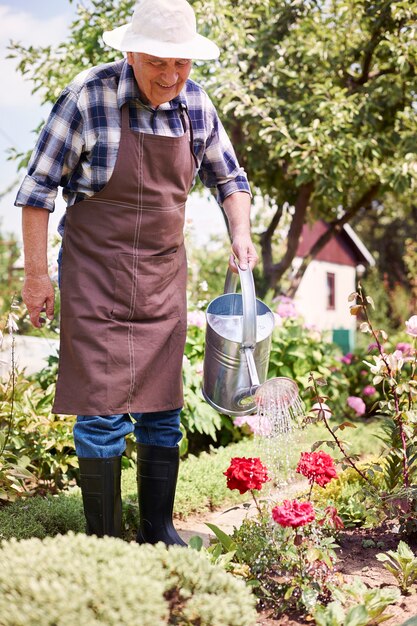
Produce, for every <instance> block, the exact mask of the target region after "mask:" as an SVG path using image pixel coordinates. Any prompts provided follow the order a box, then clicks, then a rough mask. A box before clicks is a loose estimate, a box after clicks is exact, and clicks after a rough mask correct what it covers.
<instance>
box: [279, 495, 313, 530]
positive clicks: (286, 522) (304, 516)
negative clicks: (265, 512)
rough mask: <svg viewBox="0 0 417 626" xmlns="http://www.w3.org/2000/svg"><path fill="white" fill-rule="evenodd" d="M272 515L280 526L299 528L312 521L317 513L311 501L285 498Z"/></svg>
mask: <svg viewBox="0 0 417 626" xmlns="http://www.w3.org/2000/svg"><path fill="white" fill-rule="evenodd" d="M272 517H273V519H274V521H275V522H276V523H277V524H280V526H290V527H291V528H298V527H299V526H305V525H306V524H309V523H310V522H312V521H313V520H314V519H315V517H316V515H315V513H314V509H313V505H312V504H311V502H299V501H298V500H284V502H283V503H282V505H281V506H276V507H275V508H273V509H272Z"/></svg>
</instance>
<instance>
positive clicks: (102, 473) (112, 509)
mask: <svg viewBox="0 0 417 626" xmlns="http://www.w3.org/2000/svg"><path fill="white" fill-rule="evenodd" d="M78 464H79V467H80V485H81V492H82V496H83V504H84V515H85V519H86V522H87V534H88V535H97V537H103V536H104V535H109V536H110V537H121V535H122V497H121V493H120V477H121V467H122V457H120V456H114V457H111V458H108V459H101V458H100V459H96V458H93V459H89V458H85V457H83V458H82V457H78Z"/></svg>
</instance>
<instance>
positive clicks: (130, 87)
mask: <svg viewBox="0 0 417 626" xmlns="http://www.w3.org/2000/svg"><path fill="white" fill-rule="evenodd" d="M129 100H136V101H137V102H139V103H140V105H141V106H143V107H144V108H146V109H149V110H150V111H154V110H155V109H153V108H152V107H150V106H149V105H147V104H145V103H144V102H142V100H141V99H140V91H139V87H138V84H137V82H136V80H135V75H134V73H133V69H132V66H131V65H129V63H128V62H127V60H126V59H125V61H124V64H123V67H122V71H121V74H120V80H119V85H118V87H117V106H118V107H119V109H121V108H122V106H123V105H124V104H126V102H129ZM180 103H182V104H184V105H185V104H186V99H185V94H184V89H183V90H182V91H181V92H180V93H179V94H178V96H176V97H175V98H173V99H172V100H170V102H164V104H161V105H160V106H159V107H158V111H169V110H172V109H178V107H179V105H180Z"/></svg>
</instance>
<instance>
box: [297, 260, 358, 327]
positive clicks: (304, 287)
mask: <svg viewBox="0 0 417 626" xmlns="http://www.w3.org/2000/svg"><path fill="white" fill-rule="evenodd" d="M328 273H330V274H334V278H335V292H334V295H335V300H334V309H332V310H330V309H329V308H328V281H327V274H328ZM355 279H356V268H355V267H351V266H348V265H338V264H336V263H329V262H326V261H312V262H311V263H310V264H309V266H308V268H307V270H306V272H305V274H304V276H303V278H302V281H301V283H300V286H299V288H298V290H297V293H296V296H295V303H296V306H297V310H298V311H299V312H300V313H301V315H302V316H303V317H304V319H305V322H306V324H309V325H310V324H311V325H314V326H316V327H317V328H319V329H320V330H334V329H340V328H343V329H346V330H352V331H354V330H355V326H356V317H354V316H352V315H350V313H349V303H348V297H349V295H350V294H351V293H352V292H353V291H355V285H356V280H355Z"/></svg>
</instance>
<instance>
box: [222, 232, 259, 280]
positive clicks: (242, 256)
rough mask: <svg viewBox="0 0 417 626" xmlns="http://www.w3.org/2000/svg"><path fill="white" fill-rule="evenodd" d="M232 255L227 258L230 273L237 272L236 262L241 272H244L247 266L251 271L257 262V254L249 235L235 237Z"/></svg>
mask: <svg viewBox="0 0 417 626" xmlns="http://www.w3.org/2000/svg"><path fill="white" fill-rule="evenodd" d="M232 251H233V254H231V255H230V258H229V267H230V269H231V270H232V272H237V265H236V262H237V263H238V264H239V267H240V269H241V270H246V269H247V268H248V266H249V267H250V268H251V270H253V268H254V267H255V265H256V264H257V262H258V260H259V259H258V254H257V252H256V249H255V246H254V245H253V242H252V239H251V237H250V235H248V234H243V235H241V236H239V235H235V237H234V238H233V243H232Z"/></svg>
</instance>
